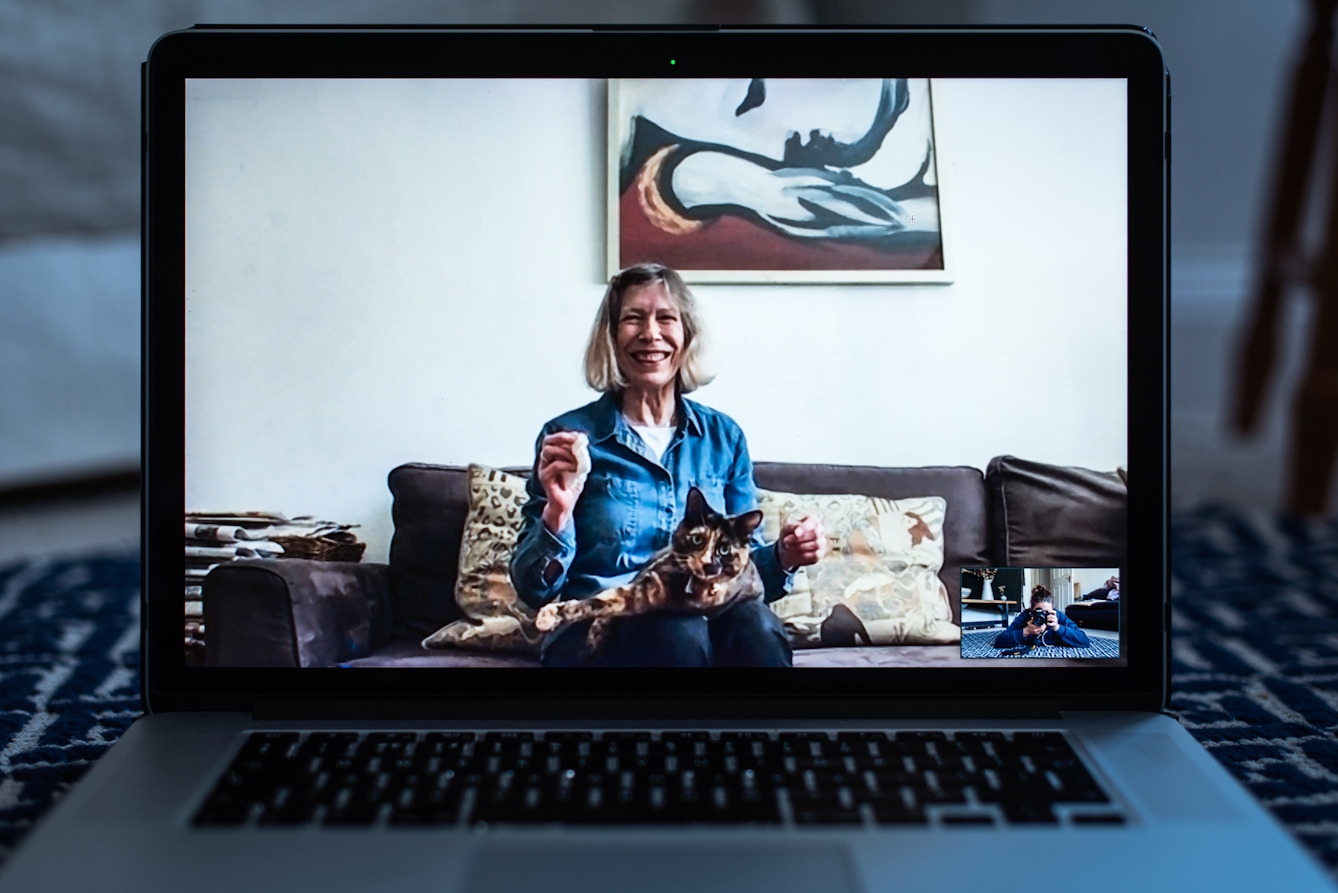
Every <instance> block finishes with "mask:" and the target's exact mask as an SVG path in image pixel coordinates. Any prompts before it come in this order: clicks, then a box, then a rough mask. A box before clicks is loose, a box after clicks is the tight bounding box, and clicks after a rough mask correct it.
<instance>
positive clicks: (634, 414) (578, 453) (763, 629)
mask: <svg viewBox="0 0 1338 893" xmlns="http://www.w3.org/2000/svg"><path fill="white" fill-rule="evenodd" d="M704 344H705V336H704V332H703V331H702V325H701V321H700V319H699V318H698V315H697V311H696V305H695V302H694V300H693V297H692V293H691V292H689V291H688V289H687V286H686V285H684V283H683V280H682V278H681V277H679V275H678V274H677V273H675V272H674V271H673V270H671V269H668V268H667V267H664V266H661V265H659V264H640V265H637V266H635V267H629V268H628V269H626V270H623V271H622V272H620V273H618V274H617V275H616V276H614V277H613V279H612V280H611V281H610V282H609V287H608V289H607V291H606V292H605V294H604V300H603V302H602V303H601V304H600V307H599V311H598V313H597V314H596V316H595V322H594V326H593V327H592V329H591V332H590V340H589V343H588V344H587V346H586V352H585V377H586V382H587V383H588V384H589V385H590V387H592V388H593V389H595V390H596V391H600V392H602V394H603V396H602V397H600V398H599V399H598V400H596V401H595V402H593V403H590V404H587V405H585V406H582V407H580V408H579V409H574V410H572V411H571V412H568V413H564V414H563V415H560V416H558V417H557V418H555V419H553V420H552V421H550V422H548V424H546V425H544V427H543V430H542V431H541V432H540V434H539V440H538V443H537V445H536V449H535V453H536V455H535V461H534V472H533V474H532V475H531V476H530V479H529V482H528V484H527V489H528V493H529V501H528V502H527V503H526V505H525V508H524V516H525V517H524V523H523V526H522V528H521V532H520V536H519V538H518V540H517V543H516V551H515V555H514V557H513V558H512V561H511V581H512V584H513V585H514V586H515V588H516V592H517V593H518V594H519V595H520V597H521V598H522V599H524V600H525V602H526V603H528V604H529V605H531V606H532V607H535V608H539V607H541V606H543V605H544V604H546V603H548V602H550V601H552V600H553V599H579V598H589V597H591V596H593V595H597V594H598V593H600V592H602V591H604V590H606V589H611V588H613V587H616V586H621V585H623V584H625V583H627V582H629V581H630V580H631V579H632V578H633V577H634V576H635V575H636V573H637V571H638V570H640V569H641V568H642V567H644V566H645V565H646V564H647V563H648V562H650V560H651V559H652V558H653V557H654V556H655V555H656V553H657V552H659V551H660V550H661V549H663V548H665V547H666V546H668V545H669V542H670V537H671V536H672V534H673V532H674V529H675V528H676V527H677V526H678V523H679V522H680V521H681V520H682V519H683V514H684V506H685V502H686V499H687V494H688V491H689V490H690V489H691V488H693V487H696V488H697V489H698V490H700V491H701V492H702V494H703V495H705V497H706V500H707V503H708V504H709V505H710V507H711V508H712V509H713V510H715V511H717V512H723V513H724V514H726V515H731V516H732V515H737V514H740V513H742V512H746V511H750V510H752V509H754V508H756V507H757V505H756V502H757V499H756V488H755V486H754V484H753V465H752V460H751V459H750V458H749V457H748V444H747V442H746V441H745V439H744V436H743V431H742V430H740V428H739V426H738V424H736V423H735V422H734V420H733V419H731V418H729V417H728V416H726V415H724V414H723V413H720V412H717V411H715V410H713V409H710V408H709V407H706V406H703V405H701V404H700V403H696V402H694V401H692V400H688V399H687V398H686V397H685V396H684V395H685V394H688V393H691V392H692V391H694V390H696V389H697V388H698V387H699V386H701V385H704V384H706V383H707V382H709V381H710V380H711V376H710V375H709V373H707V372H706V371H705V369H704V365H703V347H704ZM587 450H588V468H587V467H583V466H585V465H586V464H587V463H586V457H585V455H584V454H585V453H586V451H587ZM825 545H826V540H825V537H824V535H823V532H822V529H821V526H820V524H819V523H818V522H817V521H816V520H815V519H806V520H801V521H799V522H797V523H791V524H787V525H786V527H785V528H784V529H783V530H782V531H781V535H780V539H779V540H778V541H777V542H775V543H764V542H762V541H761V540H760V537H756V538H754V541H753V545H752V548H751V558H752V561H753V563H754V565H755V566H756V567H757V570H758V573H759V575H760V577H761V580H762V583H763V589H764V595H763V598H762V599H750V600H746V601H742V602H739V603H738V604H736V605H735V606H734V607H731V608H729V609H728V610H726V611H725V612H724V613H722V614H719V615H717V616H715V617H713V618H711V619H709V620H708V619H707V618H706V617H704V616H700V615H684V614H670V613H663V612H661V613H652V614H644V615H640V616H629V617H623V618H620V619H619V620H618V621H617V622H616V623H614V624H613V625H612V626H611V628H610V630H609V633H608V635H607V637H606V638H605V639H604V641H603V643H602V645H601V646H600V648H599V650H598V652H597V653H593V654H592V653H589V652H588V651H587V650H586V649H585V647H584V644H585V640H586V636H585V632H586V628H587V627H588V622H587V623H577V624H573V625H572V626H570V627H567V628H565V629H561V628H560V629H558V630H556V631H555V632H553V633H552V634H550V635H549V637H548V640H547V641H546V642H545V644H544V649H543V656H542V661H543V664H544V665H545V666H656V667H704V666H768V667H781V666H790V665H791V653H790V645H789V643H788V641H787V640H786V638H785V631H784V629H783V627H782V624H781V622H780V619H779V618H777V617H776V615H775V614H774V613H772V611H771V610H770V609H769V608H768V607H767V606H766V602H771V601H774V600H776V599H778V598H781V597H782V596H783V595H785V593H786V590H787V588H788V586H789V583H790V575H791V574H792V573H793V572H794V571H795V570H796V569H797V568H799V567H801V566H803V565H808V564H813V563H815V562H817V561H818V559H819V558H821V557H822V554H823V551H824V550H825Z"/></svg>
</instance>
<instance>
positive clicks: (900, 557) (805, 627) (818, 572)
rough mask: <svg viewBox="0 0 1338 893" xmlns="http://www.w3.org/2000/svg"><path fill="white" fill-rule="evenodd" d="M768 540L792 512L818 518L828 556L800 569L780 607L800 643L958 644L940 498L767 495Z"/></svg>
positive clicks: (776, 607) (761, 501) (762, 502)
mask: <svg viewBox="0 0 1338 893" xmlns="http://www.w3.org/2000/svg"><path fill="white" fill-rule="evenodd" d="M757 499H758V505H759V507H760V508H761V509H762V524H763V530H764V531H765V533H764V536H765V537H766V539H767V540H775V539H777V538H778V537H779V536H780V531H781V527H782V526H784V524H785V522H786V521H787V520H788V519H789V518H790V517H792V516H799V515H816V516H818V517H819V518H821V519H822V523H823V527H824V528H825V529H826V533H827V545H828V553H827V556H826V557H824V558H823V559H822V560H821V561H819V562H818V563H817V564H815V565H812V566H810V567H804V568H800V569H799V570H798V571H797V572H796V573H795V576H794V585H793V587H792V588H791V590H790V594H789V595H787V596H785V597H784V598H782V599H779V600H778V601H776V602H773V603H772V605H771V608H772V610H773V611H775V612H776V614H777V615H778V616H779V617H780V618H781V620H783V621H784V622H785V631H786V633H787V634H788V635H789V636H790V642H791V644H792V645H794V647H796V648H821V647H827V646H832V645H948V644H953V643H956V642H959V641H960V640H961V634H962V631H961V629H960V628H959V627H958V626H957V625H956V624H954V623H953V622H952V606H951V604H950V603H949V601H948V592H947V590H946V589H945V588H944V586H943V582H942V581H941V580H940V579H939V578H938V572H939V570H940V569H941V568H942V567H943V514H944V511H945V510H946V508H947V503H946V502H945V501H944V500H943V499H941V498H939V497H937V496H925V497H917V498H912V499H879V498H874V497H869V496H856V495H845V494H839V495H810V494H799V493H774V492H771V491H769V490H758V491H757Z"/></svg>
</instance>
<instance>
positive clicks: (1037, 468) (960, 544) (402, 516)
mask: <svg viewBox="0 0 1338 893" xmlns="http://www.w3.org/2000/svg"><path fill="white" fill-rule="evenodd" d="M508 470H509V471H513V472H514V473H519V474H526V473H528V469H508ZM754 478H755V480H756V482H757V485H758V486H759V487H762V488H765V489H769V490H782V491H789V492H795V493H860V494H864V495H867V496H879V497H886V498H889V499H899V498H906V497H912V496H941V497H943V498H944V499H945V500H946V501H947V511H946V514H945V518H944V529H943V539H944V549H945V556H946V557H945V561H944V566H943V569H942V571H941V572H940V574H939V576H940V578H941V579H942V580H943V582H944V585H946V586H947V588H948V593H949V595H950V596H951V601H952V603H953V619H954V621H956V622H960V620H961V616H960V605H959V603H958V599H957V597H956V596H957V593H958V591H959V589H960V586H961V583H960V579H961V578H960V569H961V568H962V567H970V566H1013V567H1043V566H1057V567H1120V566H1122V565H1123V563H1124V538H1125V523H1126V522H1125V487H1124V484H1123V483H1122V482H1121V480H1120V478H1119V477H1118V476H1117V475H1115V474H1113V473H1111V474H1107V473H1102V472H1095V471H1089V470H1087V469H1080V468H1065V467H1060V466H1053V465H1043V464H1041V463H1036V462H1028V461H1025V460H1021V459H1016V458H1013V457H1011V456H1001V457H998V458H996V459H994V460H991V462H990V464H989V468H988V469H987V472H986V473H985V474H982V473H981V472H980V470H979V469H975V468H969V467H925V468H878V467H872V466H846V465H803V464H785V463H775V462H759V463H757V464H756V465H755V467H754ZM388 483H389V486H390V492H391V496H392V498H393V504H392V517H393V520H394V524H395V534H394V537H393V539H392V541H391V545H390V562H389V564H372V563H366V564H346V563H338V562H317V561H305V560H297V559H279V560H250V561H237V562H232V563H229V564H224V565H220V566H219V567H218V568H215V569H214V570H213V571H212V572H211V573H210V574H209V576H208V577H206V578H205V582H204V622H205V639H206V642H207V648H206V652H205V661H206V664H207V665H208V666H251V667H259V666H264V667H275V666H285V667H320V666H341V665H342V666H363V667H386V666H395V667H407V666H445V667H450V666H533V665H535V664H536V661H535V660H534V659H533V658H531V657H528V656H522V655H512V654H498V653H482V652H472V651H461V650H449V651H448V650H426V649H423V648H422V647H421V646H420V645H419V644H418V643H419V641H420V640H421V639H423V638H424V637H425V636H427V635H428V634H429V633H431V632H433V631H435V630H436V629H438V628H440V627H441V626H443V625H445V624H446V623H449V622H450V621H452V620H456V619H458V618H460V617H461V613H460V610H459V608H458V607H457V606H456V604H455V597H454V587H455V576H456V570H457V566H458V559H459V553H460V539H461V536H462V535H463V532H464V525H465V516H466V514H467V512H468V485H467V470H466V469H464V468H458V467H448V466H440V465H423V464H410V465H401V466H400V467H398V468H396V469H395V470H393V471H392V472H391V473H390V476H389V480H388ZM945 649H946V650H947V651H950V652H952V654H953V655H955V653H956V651H957V646H955V645H952V646H886V647H882V648H820V649H806V650H801V651H798V652H796V664H797V665H801V666H819V665H826V666H870V665H895V664H899V663H913V664H924V663H926V662H938V661H939V660H946V659H948V657H949V655H947V654H946V653H944V652H945Z"/></svg>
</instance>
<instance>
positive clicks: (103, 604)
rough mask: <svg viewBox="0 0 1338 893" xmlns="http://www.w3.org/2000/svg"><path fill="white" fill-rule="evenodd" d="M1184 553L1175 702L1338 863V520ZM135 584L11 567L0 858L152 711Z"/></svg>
mask: <svg viewBox="0 0 1338 893" xmlns="http://www.w3.org/2000/svg"><path fill="white" fill-rule="evenodd" d="M1172 560H1173V584H1172V585H1173V589H1172V593H1173V596H1174V611H1175V648H1174V650H1175V657H1174V664H1173V673H1174V678H1175V687H1176V693H1175V695H1174V698H1173V700H1172V704H1173V707H1174V709H1175V710H1177V711H1178V712H1179V714H1180V718H1181V721H1182V722H1183V723H1184V725H1185V726H1186V728H1188V729H1189V730H1190V732H1191V733H1192V734H1193V735H1194V736H1195V737H1196V738H1198V739H1199V740H1200V741H1202V742H1203V744H1204V745H1205V746H1206V747H1207V748H1208V749H1209V752H1210V753H1212V754H1213V755H1214V756H1215V757H1217V759H1219V760H1220V761H1221V762H1222V763H1223V764H1224V765H1226V766H1227V768H1228V769H1230V770H1231V771H1232V772H1233V773H1234V774H1235V775H1236V776H1237V777H1238V778H1239V779H1241V781H1243V782H1244V783H1245V784H1246V785H1247V786H1248V787H1249V788H1250V790H1251V791H1253V792H1254V795H1255V796H1256V797H1258V798H1259V799H1260V800H1261V801H1262V802H1263V803H1265V804H1266V805H1267V806H1268V807H1269V808H1270V809H1271V810H1273V812H1274V814H1275V815H1277V816H1278V818H1279V819H1281V820H1282V821H1283V822H1284V823H1285V824H1286V825H1287V826H1288V827H1289V828H1290V829H1291V830H1292V832H1293V833H1294V834H1296V835H1297V837H1299V838H1300V839H1301V840H1302V841H1303V842H1304V843H1305V844H1306V845H1307V846H1308V847H1309V848H1310V849H1311V851H1312V852H1314V853H1315V854H1316V855H1317V856H1318V857H1319V858H1320V859H1322V860H1323V861H1324V862H1325V863H1326V864H1328V865H1329V866H1330V868H1332V869H1334V870H1335V871H1338V521H1334V522H1327V523H1324V524H1304V523H1300V522H1294V521H1281V520H1277V519H1273V518H1265V517H1250V516H1244V515H1240V514H1235V513H1230V512H1223V511H1202V512H1197V513H1192V514H1184V515H1180V516H1178V517H1177V518H1176V519H1175V520H1174V523H1173V526H1172ZM138 587H139V567H138V563H137V561H136V559H135V557H133V556H103V557H96V558H88V559H85V560H81V561H53V562H32V563H28V564H22V565H17V566H11V567H8V568H0V856H3V855H4V854H5V853H7V852H8V851H9V850H10V849H11V848H12V847H13V845H14V843H15V842H16V841H17V840H18V839H19V838H20V837H21V836H22V834H23V833H24V832H25V831H26V830H27V829H28V828H29V827H30V826H31V825H32V823H33V821H34V820H35V819H36V818H37V817H38V816H40V815H41V814H42V813H43V812H44V811H45V810H46V809H47V808H48V807H50V805H51V804H52V802H53V801H54V800H55V799H56V798H58V797H59V796H60V794H61V793H62V792H63V791H64V790H65V788H66V787H67V786H68V785H69V784H70V783H72V782H73V781H75V780H76V779H77V778H79V776H81V775H82V774H83V773H84V772H85V771H86V770H87V769H88V767H89V765H90V764H91V763H92V761H93V760H95V759H97V757H98V756H99V755H101V754H102V753H103V752H104V751H105V750H106V749H107V748H108V747H109V746H111V744H112V742H114V741H115V740H116V738H117V737H118V736H119V735H120V734H121V733H122V732H123V731H125V729H126V727H127V726H128V725H129V724H130V722H131V721H132V720H133V718H134V717H135V715H136V714H137V713H138V712H139V689H138V684H139V683H138V645H139V636H138V629H139V601H138ZM1131 597H1132V596H1131Z"/></svg>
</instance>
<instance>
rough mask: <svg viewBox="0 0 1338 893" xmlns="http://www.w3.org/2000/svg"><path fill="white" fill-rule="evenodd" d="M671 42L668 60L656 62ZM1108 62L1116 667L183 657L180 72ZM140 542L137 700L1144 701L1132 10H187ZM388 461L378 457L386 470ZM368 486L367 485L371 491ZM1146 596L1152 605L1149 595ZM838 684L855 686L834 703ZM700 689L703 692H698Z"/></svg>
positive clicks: (1148, 251) (1158, 480)
mask: <svg viewBox="0 0 1338 893" xmlns="http://www.w3.org/2000/svg"><path fill="white" fill-rule="evenodd" d="M671 58H672V59H674V60H676V63H675V64H674V65H673V67H672V68H671V67H670V64H669V60H670V59H671ZM887 60H895V66H894V67H895V68H896V69H897V71H896V74H897V75H898V76H906V77H993V78H999V77H1016V78H1023V77H1105V78H1110V77H1116V78H1125V79H1127V82H1128V100H1129V101H1128V139H1129V153H1128V157H1129V171H1128V174H1129V176H1128V182H1129V191H1128V246H1129V260H1128V288H1129V301H1128V331H1129V344H1128V370H1129V372H1128V376H1129V377H1128V401H1129V404H1128V420H1129V432H1128V453H1127V455H1128V457H1129V467H1130V469H1132V470H1133V474H1134V477H1133V479H1132V484H1131V486H1130V488H1129V501H1128V511H1129V515H1128V517H1129V535H1128V554H1129V559H1128V563H1127V566H1126V567H1125V568H1123V569H1122V575H1123V580H1124V582H1125V586H1124V588H1125V590H1126V591H1129V592H1133V593H1139V594H1140V597H1138V598H1132V597H1131V598H1129V599H1128V600H1127V605H1126V606H1125V609H1124V612H1125V613H1124V616H1123V617H1122V618H1121V624H1122V626H1123V628H1124V629H1126V630H1129V631H1130V632H1127V633H1126V634H1125V636H1124V640H1125V643H1124V650H1125V654H1126V656H1127V658H1128V665H1127V666H1125V667H1111V666H1109V665H1098V666H1092V667H1074V668H1053V667H1050V668H1047V667H1043V666H1038V667H1034V668H1032V667H1008V668H1006V669H1005V668H998V669H991V668H989V667H987V666H982V667H981V668H979V669H977V668H974V667H953V668H951V669H937V670H936V669H929V668H926V669H920V668H897V669H875V668H870V669H860V668H822V669H810V670H806V671H800V672H794V671H781V670H761V669H759V670H724V669H720V670H712V671H710V672H705V673H703V672H692V671H685V670H654V669H636V670H619V671H617V672H609V671H603V672H601V671H594V670H590V671H580V670H571V671H567V672H562V673H553V672H551V671H550V672H536V671H534V670H529V669H461V668H450V669H389V668H387V669H368V670H361V671H357V670H353V671H350V670H342V669H335V668H309V669H295V668H277V669H274V668H199V667H186V666H185V665H184V651H183V648H182V636H181V579H182V568H183V563H182V561H183V559H182V551H181V518H182V512H183V506H184V494H185V485H184V473H185V424H184V399H185V382H184V372H185V355H184V343H185V339H184V331H185V328H184V326H185V217H184V208H185V83H186V79H187V78H192V77H201V78H203V77H293V78H327V77H338V78H363V77H367V78H395V77H414V78H449V77H577V78H592V77H593V78H605V77H668V76H673V77H693V76H701V77H708V76H709V77H753V76H755V75H757V74H758V73H759V71H761V72H764V73H766V74H767V75H768V76H770V77H883V76H885V74H886V69H887V67H888V64H889V63H888V62H887ZM143 169H144V199H143V214H144V216H143V235H144V242H143V245H144V283H143V313H144V322H143V373H142V374H143V400H144V404H143V406H144V412H143V418H144V421H143V459H142V461H143V488H144V522H143V530H142V534H143V539H142V558H143V568H144V573H143V586H144V594H145V595H144V605H143V607H144V612H145V613H144V616H145V618H146V622H145V633H144V641H143V649H142V655H143V661H144V666H143V683H142V684H143V694H144V699H145V705H146V709H151V710H154V711H161V710H179V709H194V710H200V709H251V708H252V707H253V706H254V705H255V704H256V702H257V701H258V700H261V699H280V700H299V701H300V700H302V699H338V698H346V699H358V700H364V701H365V700H368V699H373V700H375V699H385V698H409V699H429V700H434V701H435V700H445V701H447V702H455V703H458V704H460V705H462V706H463V705H465V704H473V705H477V704H480V703H487V704H488V705H489V710H490V711H491V712H499V711H500V712H502V713H505V712H506V711H507V710H508V708H509V707H514V709H515V710H516V712H517V713H519V714H523V713H524V712H525V711H526V710H528V709H531V708H532V705H533V704H534V703H535V702H536V701H542V702H544V703H545V704H547V705H548V706H549V707H550V708H552V707H553V705H555V704H559V705H560V704H562V703H564V702H567V701H569V702H570V703H572V704H573V705H575V704H577V703H585V704H590V703H594V704H599V703H604V704H616V703H618V702H624V703H633V702H636V703H642V704H644V703H646V702H647V701H648V700H649V701H650V702H654V701H657V700H659V701H663V702H665V703H666V704H667V703H670V702H675V703H681V702H688V703H695V704H699V705H702V709H703V710H704V711H708V712H709V711H715V712H720V713H723V714H726V715H728V713H729V712H730V710H731V709H733V708H732V707H731V706H730V705H731V703H734V702H737V703H744V702H746V703H752V704H758V703H764V704H767V705H768V707H767V709H768V711H769V712H770V713H771V714H772V715H776V716H778V717H781V716H803V715H812V714H813V713H814V712H815V710H818V709H819V708H817V707H815V705H818V704H822V705H824V706H823V708H821V712H823V713H828V712H830V711H831V709H833V705H837V704H842V703H845V704H849V705H850V706H851V709H852V710H855V711H859V710H868V709H873V710H875V712H876V710H877V705H878V704H880V703H887V704H893V703H895V704H897V705H902V708H901V709H904V707H905V705H911V708H912V710H913V709H914V705H916V704H921V705H925V706H928V705H937V707H938V708H939V709H941V708H942V705H943V704H944V703H948V702H952V701H958V702H960V703H962V704H968V703H976V704H979V703H993V704H1000V703H1004V702H1007V701H1009V700H1012V699H1016V700H1035V699H1038V698H1039V699H1041V700H1044V701H1046V702H1047V703H1052V704H1054V705H1055V706H1057V707H1058V708H1061V709H1144V710H1155V709H1159V708H1160V707H1162V706H1163V704H1164V703H1165V698H1166V693H1167V667H1168V645H1167V642H1168V641H1169V638H1168V637H1169V577H1168V572H1169V568H1168V563H1167V555H1166V541H1167V540H1166V536H1167V524H1168V517H1167V496H1168V483H1167V462H1166V457H1167V411H1168V405H1167V293H1168V289H1167V273H1168V253H1167V248H1168V241H1169V201H1168V196H1169V185H1170V180H1169V173H1170V165H1169V81H1168V78H1167V75H1166V72H1165V65H1164V62H1163V59H1162V55H1161V51H1160V48H1159V47H1158V45H1157V43H1156V41H1155V40H1154V39H1153V38H1152V37H1151V35H1150V34H1149V33H1148V32H1146V31H1144V30H1142V29H1137V28H1131V27H1120V26H1116V27H1109V28H1074V29H1060V28H1026V29H1006V28H1004V29H1001V28H989V29H885V28H863V29H829V30H812V29H802V30H801V29H745V28H737V29H736V28H720V29H706V30H699V29H669V28H666V29H636V28H423V29H403V28H387V29H366V28H359V29H348V28H328V29H320V28H302V29H282V28H254V29H251V28H236V27H227V28H208V29H204V28H199V29H192V30H190V31H184V32H176V33H173V34H169V35H165V36H164V37H163V38H160V39H159V41H158V42H157V43H156V44H155V45H154V47H153V48H152V50H151V51H150V54H149V59H148V62H147V63H146V64H145V91H144V168H143ZM387 471H389V469H387ZM387 498H388V496H387ZM1153 593H1158V594H1160V596H1161V597H1160V598H1159V599H1158V601H1156V602H1154V601H1152V599H1151V595H1152V594H1153ZM854 702H861V703H862V706H860V707H858V708H857V707H856V706H855V704H854ZM708 705H716V706H715V707H711V708H709V710H708Z"/></svg>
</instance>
